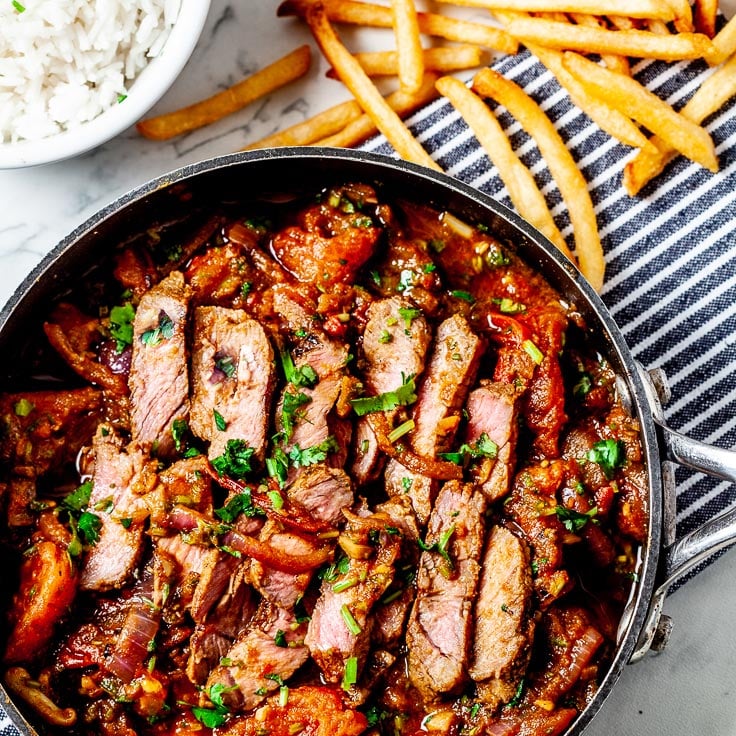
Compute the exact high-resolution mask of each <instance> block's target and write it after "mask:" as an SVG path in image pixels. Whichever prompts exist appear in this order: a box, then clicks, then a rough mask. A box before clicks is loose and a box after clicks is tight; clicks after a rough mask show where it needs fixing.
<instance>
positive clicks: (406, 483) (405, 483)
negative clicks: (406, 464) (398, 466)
mask: <svg viewBox="0 0 736 736" xmlns="http://www.w3.org/2000/svg"><path fill="white" fill-rule="evenodd" d="M413 483H414V480H413V478H406V477H404V478H402V479H401V487H402V488H403V490H404V493H409V491H410V490H411V487H412V484H413Z"/></svg>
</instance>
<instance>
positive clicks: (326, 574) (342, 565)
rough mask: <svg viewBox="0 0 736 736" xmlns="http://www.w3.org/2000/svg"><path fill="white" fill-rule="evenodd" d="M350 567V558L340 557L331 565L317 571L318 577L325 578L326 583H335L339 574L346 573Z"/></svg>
mask: <svg viewBox="0 0 736 736" xmlns="http://www.w3.org/2000/svg"><path fill="white" fill-rule="evenodd" d="M349 569H350V558H349V557H339V558H338V559H337V560H335V561H334V562H333V563H332V564H331V565H328V566H327V567H325V568H323V569H322V570H320V571H319V572H318V573H317V577H318V578H320V580H324V581H325V582H326V583H334V582H335V580H337V578H338V576H340V575H346V574H347V572H348V570H349Z"/></svg>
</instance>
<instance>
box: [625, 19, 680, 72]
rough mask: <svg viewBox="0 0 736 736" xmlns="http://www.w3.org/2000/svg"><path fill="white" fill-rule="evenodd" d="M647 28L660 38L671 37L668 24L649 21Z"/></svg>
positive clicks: (659, 21)
mask: <svg viewBox="0 0 736 736" xmlns="http://www.w3.org/2000/svg"><path fill="white" fill-rule="evenodd" d="M647 28H648V29H649V30H650V31H651V32H652V33H656V34H657V35H658V36H669V35H670V29H669V28H667V24H666V23H665V22H664V21H661V20H648V21H647ZM614 71H615V69H614Z"/></svg>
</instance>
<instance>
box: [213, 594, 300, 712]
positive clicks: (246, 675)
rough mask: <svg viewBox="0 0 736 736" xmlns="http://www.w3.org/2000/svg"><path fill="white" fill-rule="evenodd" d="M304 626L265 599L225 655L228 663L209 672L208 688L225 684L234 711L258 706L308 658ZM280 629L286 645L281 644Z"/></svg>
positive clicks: (227, 698)
mask: <svg viewBox="0 0 736 736" xmlns="http://www.w3.org/2000/svg"><path fill="white" fill-rule="evenodd" d="M305 628H306V626H305V624H299V623H298V622H297V621H296V618H295V616H294V613H293V612H290V611H286V610H284V609H283V608H279V607H278V606H274V605H273V604H271V603H268V602H267V601H263V602H262V603H261V604H260V605H259V607H258V610H257V611H256V613H255V615H254V616H253V619H252V620H251V623H250V624H249V626H248V627H247V628H246V629H245V630H244V631H242V632H241V634H240V635H239V636H238V638H237V639H236V641H235V643H234V644H233V645H232V647H231V648H230V649H229V650H228V652H227V654H226V655H225V656H226V657H227V660H228V661H229V664H227V665H219V666H218V667H215V669H214V670H213V671H212V672H211V673H210V676H209V677H208V678H207V689H208V690H210V688H212V686H213V685H218V684H220V685H223V686H224V688H225V690H224V691H223V696H222V698H223V702H224V703H225V704H226V705H227V707H228V708H229V709H230V710H232V711H246V710H251V709H252V708H255V707H256V706H257V705H258V704H259V703H260V702H261V701H262V700H263V699H264V698H265V697H266V695H267V694H268V693H269V692H272V691H273V690H275V689H276V688H277V687H278V686H279V685H278V680H279V678H281V680H283V681H286V680H288V679H289V678H290V677H291V676H292V675H293V674H294V673H295V672H296V671H297V670H298V669H299V668H300V667H301V666H302V665H303V664H304V663H305V662H306V661H307V659H308V658H309V651H308V650H307V648H306V647H305V646H304V633H305ZM279 632H282V633H283V637H284V640H285V643H286V646H279V643H281V636H280V635H279ZM277 641H278V642H279V643H277ZM268 675H273V676H274V679H271V678H269V677H268ZM276 676H278V677H276ZM231 688H232V689H231Z"/></svg>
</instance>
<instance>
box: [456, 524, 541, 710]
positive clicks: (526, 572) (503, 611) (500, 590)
mask: <svg viewBox="0 0 736 736" xmlns="http://www.w3.org/2000/svg"><path fill="white" fill-rule="evenodd" d="M533 590H534V586H533V584H532V575H531V568H530V565H529V549H528V547H527V546H526V544H525V543H524V542H522V541H521V540H520V539H519V538H518V537H517V536H516V535H514V534H513V533H512V532H511V531H509V530H508V529H506V528H505V527H503V526H496V527H494V528H493V529H492V530H491V533H490V535H489V538H488V544H487V546H486V551H485V554H484V556H483V568H482V574H481V580H480V589H479V592H478V599H477V601H476V604H475V635H474V640H473V656H472V660H471V665H470V676H471V677H472V678H473V680H475V681H476V682H477V683H478V697H479V698H480V699H481V700H482V701H483V702H484V703H487V704H488V705H489V706H490V707H491V708H496V707H498V706H499V705H501V704H503V703H508V702H509V700H511V698H512V697H513V696H514V693H515V692H516V690H517V687H518V685H519V682H520V680H521V678H522V677H523V676H524V672H525V671H526V668H527V665H528V664H529V658H530V656H531V643H532V637H533V634H534V619H533V618H532V615H531V603H532V593H533Z"/></svg>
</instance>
